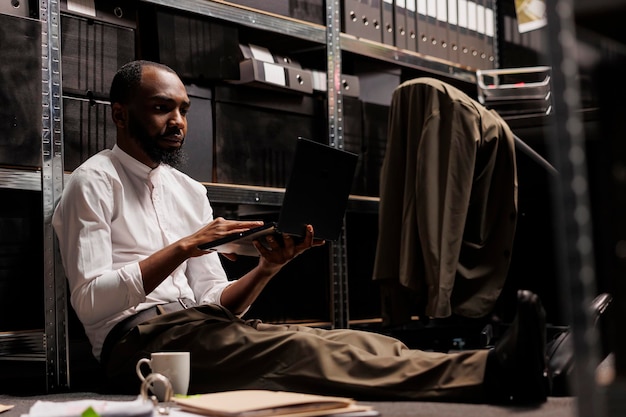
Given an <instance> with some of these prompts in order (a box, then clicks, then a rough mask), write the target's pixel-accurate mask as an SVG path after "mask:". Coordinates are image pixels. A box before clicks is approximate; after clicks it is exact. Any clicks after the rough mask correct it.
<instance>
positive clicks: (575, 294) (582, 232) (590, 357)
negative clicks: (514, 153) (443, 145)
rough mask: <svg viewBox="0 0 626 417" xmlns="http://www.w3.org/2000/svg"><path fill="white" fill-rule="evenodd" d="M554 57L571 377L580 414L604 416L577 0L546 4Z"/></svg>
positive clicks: (558, 212)
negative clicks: (598, 377) (571, 346)
mask: <svg viewBox="0 0 626 417" xmlns="http://www.w3.org/2000/svg"><path fill="white" fill-rule="evenodd" d="M546 12H547V20H548V45H549V51H550V56H551V60H552V86H553V94H552V95H553V100H554V101H553V103H554V124H553V126H552V132H551V133H552V138H551V140H549V141H548V142H549V143H550V144H551V145H552V153H553V157H554V159H555V165H556V168H557V170H558V172H559V173H560V174H559V176H558V178H556V181H555V187H554V191H555V192H554V196H555V200H554V204H555V213H554V215H555V216H554V218H555V223H556V225H557V233H558V239H557V241H558V242H559V248H558V254H559V257H558V259H559V264H558V266H559V267H558V271H559V277H558V278H559V283H560V288H561V293H562V294H564V297H563V304H564V308H565V313H566V317H568V319H569V321H570V323H571V328H572V334H573V340H574V356H575V364H576V366H575V369H574V375H573V376H572V378H571V379H570V381H571V384H572V388H573V391H574V395H575V396H576V397H577V405H578V415H579V416H581V417H587V416H589V417H591V416H593V417H602V416H605V415H606V407H605V406H606V404H605V401H604V400H603V398H602V395H601V393H600V390H599V388H598V386H597V384H596V382H595V369H596V366H597V365H598V362H599V355H598V336H597V332H596V330H595V327H594V326H593V317H592V312H591V311H590V309H589V306H590V305H591V302H592V299H593V297H594V294H595V292H596V288H595V285H596V276H595V259H594V253H593V235H592V225H591V206H590V199H589V182H588V175H587V166H586V165H587V161H586V157H585V137H584V129H583V124H582V119H581V116H580V112H579V111H578V110H579V107H580V91H579V86H578V80H577V75H578V74H577V71H578V62H577V41H576V33H575V32H576V31H575V23H574V2H573V1H572V0H557V1H556V2H555V3H554V4H553V5H551V7H547V8H546Z"/></svg>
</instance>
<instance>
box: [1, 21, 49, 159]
mask: <svg viewBox="0 0 626 417" xmlns="http://www.w3.org/2000/svg"><path fill="white" fill-rule="evenodd" d="M0 56H2V66H0V99H1V100H2V103H3V104H4V105H3V106H1V107H0V128H1V129H2V139H1V140H0V164H2V165H9V166H24V167H40V166H41V128H42V126H41V119H42V104H41V94H42V90H41V69H42V67H41V23H40V22H39V21H37V20H32V19H27V18H21V17H15V16H9V15H4V14H0Z"/></svg>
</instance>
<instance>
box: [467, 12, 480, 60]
mask: <svg viewBox="0 0 626 417" xmlns="http://www.w3.org/2000/svg"><path fill="white" fill-rule="evenodd" d="M476 6H477V4H476V2H475V1H471V0H469V1H468V2H467V29H468V32H469V37H468V38H469V45H468V46H469V60H468V65H469V66H471V67H472V68H477V65H478V64H479V61H478V45H477V43H478V32H477V30H478V21H477V17H478V15H477V11H476V9H477V7H476Z"/></svg>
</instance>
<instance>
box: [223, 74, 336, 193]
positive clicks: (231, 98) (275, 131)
mask: <svg viewBox="0 0 626 417" xmlns="http://www.w3.org/2000/svg"><path fill="white" fill-rule="evenodd" d="M215 102H216V103H215V149H216V153H215V166H216V177H215V180H216V182H220V183H227V184H245V185H258V186H269V187H284V186H285V184H286V182H287V176H288V175H289V173H290V172H291V161H292V159H293V153H294V151H295V145H296V138H297V137H298V136H302V137H306V138H308V139H312V140H318V141H320V140H322V141H323V140H324V139H322V138H326V137H327V136H328V134H327V132H326V130H325V126H326V123H325V122H324V120H325V113H324V109H323V108H322V107H323V102H322V101H318V100H316V99H314V98H313V97H311V96H309V95H298V94H294V93H292V92H289V93H281V92H279V91H275V92H272V94H271V95H269V94H267V91H265V90H263V89H255V88H251V87H244V86H232V87H217V88H216V91H215Z"/></svg>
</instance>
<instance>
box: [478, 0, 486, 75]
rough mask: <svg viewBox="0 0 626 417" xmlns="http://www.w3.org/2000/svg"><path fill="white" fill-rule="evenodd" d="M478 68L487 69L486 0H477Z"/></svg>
mask: <svg viewBox="0 0 626 417" xmlns="http://www.w3.org/2000/svg"><path fill="white" fill-rule="evenodd" d="M476 39H477V42H476V50H477V52H478V55H477V56H476V68H478V69H486V67H485V65H486V60H487V54H486V52H485V49H486V48H487V39H486V37H485V0H476Z"/></svg>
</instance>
